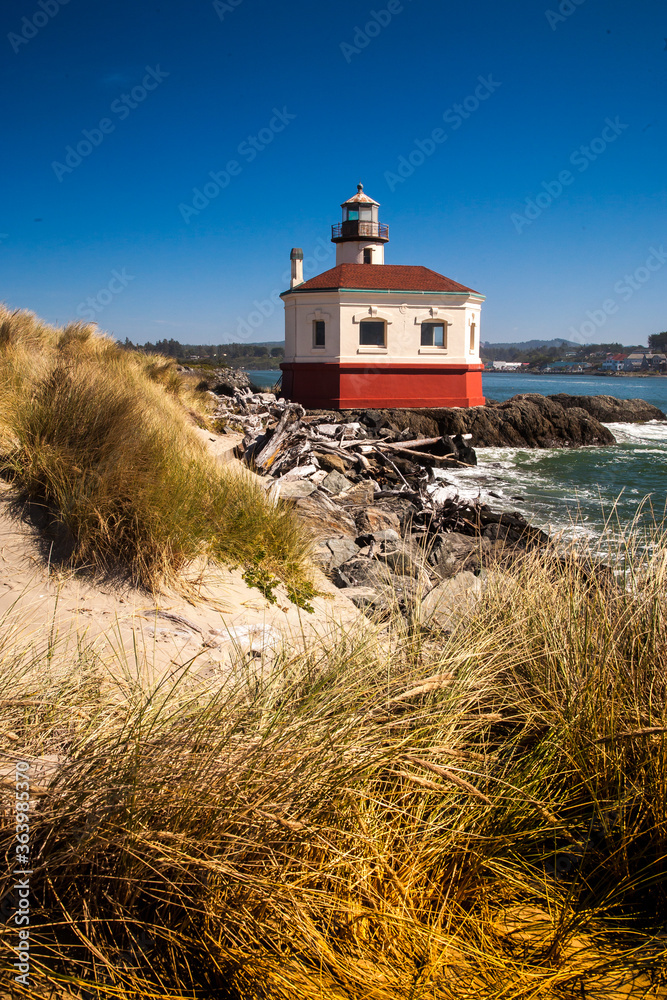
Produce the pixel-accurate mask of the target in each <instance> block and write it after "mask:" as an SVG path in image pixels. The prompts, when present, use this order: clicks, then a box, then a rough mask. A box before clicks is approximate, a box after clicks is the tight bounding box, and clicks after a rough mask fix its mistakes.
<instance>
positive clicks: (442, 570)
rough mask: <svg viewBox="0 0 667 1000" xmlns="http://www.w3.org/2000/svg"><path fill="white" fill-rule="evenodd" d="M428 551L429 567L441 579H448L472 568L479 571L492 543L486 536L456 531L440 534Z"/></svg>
mask: <svg viewBox="0 0 667 1000" xmlns="http://www.w3.org/2000/svg"><path fill="white" fill-rule="evenodd" d="M430 544H431V551H430V552H427V559H428V563H429V568H430V569H431V570H432V571H433V572H434V573H435V574H436V575H437V576H438V577H439V578H440V579H441V580H448V579H451V577H453V576H456V575H457V574H458V573H462V572H463V571H464V570H470V571H471V572H473V573H479V571H480V569H481V568H482V565H483V562H484V556H488V555H489V553H490V552H491V543H490V541H489V540H488V539H487V538H485V537H481V538H480V537H479V536H477V537H475V536H474V535H462V534H459V533H458V532H456V531H452V532H449V533H447V534H439V535H437V536H436V537H435V539H433V540H432V542H431V543H430Z"/></svg>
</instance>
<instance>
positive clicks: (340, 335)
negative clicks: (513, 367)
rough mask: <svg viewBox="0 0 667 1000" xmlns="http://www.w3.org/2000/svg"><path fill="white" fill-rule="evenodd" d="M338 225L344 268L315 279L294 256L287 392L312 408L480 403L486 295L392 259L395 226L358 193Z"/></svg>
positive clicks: (335, 235)
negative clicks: (391, 233)
mask: <svg viewBox="0 0 667 1000" xmlns="http://www.w3.org/2000/svg"><path fill="white" fill-rule="evenodd" d="M341 208H342V219H341V221H340V222H338V223H335V224H334V225H333V226H332V227H331V240H332V242H333V243H335V244H336V266H335V267H332V268H331V269H330V270H328V271H324V272H323V273H322V274H318V275H317V276H316V277H314V278H309V279H308V280H307V281H304V279H303V251H302V250H301V249H300V248H294V249H293V250H292V252H291V254H290V263H291V280H290V288H289V289H287V290H286V291H285V292H283V293H282V295H281V298H282V299H283V301H284V303H285V360H284V362H283V363H282V365H281V368H282V370H283V395H284V396H286V397H287V398H288V399H291V400H293V401H294V402H298V403H302V404H303V405H304V406H306V407H308V408H310V409H348V408H350V409H356V408H359V407H413V408H414V407H433V406H478V405H480V404H482V403H484V397H483V395H482V368H483V366H482V364H481V362H480V357H479V344H480V340H479V334H480V316H481V308H482V303H483V302H484V296H483V295H481V294H480V293H479V292H476V291H475V290H474V289H472V288H468V287H467V286H466V285H462V284H459V282H457V281H453V280H452V279H451V278H446V277H445V276H444V275H442V274H438V272H437V271H432V270H431V269H430V268H428V267H423V266H419V265H416V266H415V265H403V264H385V259H384V255H385V246H386V244H387V243H388V242H389V227H388V226H386V225H384V224H383V223H382V222H380V218H379V209H380V205H379V202H377V201H374V200H373V199H372V198H369V196H368V195H367V194H365V193H364V189H363V185H362V184H359V185H358V186H357V193H356V194H355V195H354V196H353V197H352V198H350V199H349V200H348V201H345V202H343V204H342V205H341Z"/></svg>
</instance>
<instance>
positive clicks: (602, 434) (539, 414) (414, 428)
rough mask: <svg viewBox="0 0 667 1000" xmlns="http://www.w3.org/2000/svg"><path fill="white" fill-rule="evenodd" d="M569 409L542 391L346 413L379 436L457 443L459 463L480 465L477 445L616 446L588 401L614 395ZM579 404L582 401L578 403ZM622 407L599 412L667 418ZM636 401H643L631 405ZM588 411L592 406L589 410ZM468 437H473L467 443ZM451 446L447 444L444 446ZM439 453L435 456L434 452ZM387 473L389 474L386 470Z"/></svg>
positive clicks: (572, 401) (571, 400)
mask: <svg viewBox="0 0 667 1000" xmlns="http://www.w3.org/2000/svg"><path fill="white" fill-rule="evenodd" d="M564 398H565V400H566V401H567V405H564V404H563V402H561V400H560V397H553V396H541V395H539V394H538V393H526V394H523V395H520V396H514V397H513V398H512V399H508V400H507V401H506V402H502V403H496V402H492V401H490V400H489V401H488V402H487V405H486V406H473V407H470V408H468V409H466V408H462V407H450V408H425V409H421V410H399V409H396V410H366V411H364V410H346V411H344V412H345V419H346V420H357V421H360V422H362V423H365V424H366V425H367V426H369V427H372V428H373V429H374V431H375V432H376V433H378V434H379V433H380V432H381V431H382V430H384V429H392V428H393V429H394V430H395V431H396V430H397V431H399V432H402V431H404V430H409V431H410V433H411V435H412V436H413V437H415V438H418V437H437V436H438V435H442V436H443V437H446V438H449V439H450V440H451V442H452V446H453V448H454V452H452V453H451V454H452V455H453V456H454V454H455V456H456V458H457V459H458V461H463V462H466V464H475V462H476V460H475V459H474V457H473V456H474V448H476V447H504V446H508V447H518V448H570V447H579V446H581V445H609V444H615V439H614V436H613V434H612V433H611V431H609V429H608V428H606V427H604V426H603V425H602V423H601V421H600V417H598V416H597V415H596V413H595V412H593V411H594V410H595V408H596V406H598V404H593V403H589V402H587V400H595V399H597V400H599V399H601V398H611V397H599V396H598V397H595V396H593V397H586V396H583V397H578V396H571V397H567V396H566V397H564ZM577 401H581V405H578V403H577ZM613 402H615V403H618V404H620V406H621V408H622V409H620V410H619V409H617V408H616V407H615V406H613V405H612V404H610V405H612V409H609V408H608V407H603V408H599V410H598V411H599V413H600V414H601V416H604V417H605V419H609V420H622V419H626V420H629V419H633V418H632V417H631V416H627V415H626V416H624V417H622V416H620V415H619V414H620V413H624V414H630V413H632V412H634V413H635V414H637V416H636V417H635V418H634V419H650V420H653V419H665V417H664V415H662V414H661V411H659V410H657V409H656V408H653V407H649V404H643V407H648V408H647V409H644V408H643V407H639V406H638V407H637V408H634V407H628V406H627V405H626V404H627V403H628V401H627V400H626V401H622V400H616V401H613ZM630 402H631V403H633V404H634V403H636V402H641V401H630ZM587 407H590V412H589V409H587ZM464 434H469V435H471V437H470V438H469V439H468V440H467V441H466V440H464V439H463V435H464ZM445 447H446V444H445ZM434 453H436V452H434ZM392 461H393V462H394V464H395V465H396V466H397V467H398V468H399V469H400V471H401V472H403V474H404V475H407V476H409V475H412V474H413V473H412V472H411V471H410V470H409V469H408V468H407V467H405V471H404V467H402V466H401V465H400V464H399V462H398V461H397V460H396V459H395V458H394V457H392ZM385 472H386V473H387V474H388V475H389V470H388V468H387V467H386V460H385Z"/></svg>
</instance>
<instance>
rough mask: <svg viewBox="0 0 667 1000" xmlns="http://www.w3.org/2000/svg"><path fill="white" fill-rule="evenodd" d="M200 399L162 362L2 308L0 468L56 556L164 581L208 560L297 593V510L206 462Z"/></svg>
mask: <svg viewBox="0 0 667 1000" xmlns="http://www.w3.org/2000/svg"><path fill="white" fill-rule="evenodd" d="M206 408H207V397H206V395H205V394H204V393H198V392H197V391H196V388H195V382H194V381H193V380H192V379H188V378H184V377H183V376H181V375H180V374H179V372H178V371H177V370H176V367H175V365H174V363H173V362H171V361H169V360H168V359H166V358H155V357H146V356H144V355H142V354H140V353H135V352H128V351H125V350H123V349H121V348H120V347H119V346H118V345H117V344H116V343H115V342H114V341H113V340H111V339H110V338H108V337H106V336H104V335H101V334H99V333H97V332H96V330H95V328H94V327H92V326H87V325H84V324H80V323H79V324H72V325H70V326H67V327H65V328H64V329H55V328H52V327H49V326H47V325H45V324H43V323H41V322H40V321H39V320H38V319H36V318H35V317H34V316H33V315H32V314H30V313H26V312H15V313H10V312H8V311H7V310H4V309H2V308H0V472H1V473H2V474H3V475H4V476H5V477H6V478H9V479H10V480H11V482H12V483H13V485H14V488H15V493H14V495H15V500H16V505H17V507H18V508H20V509H21V510H23V511H26V512H28V513H29V514H30V516H31V517H32V518H33V520H35V521H36V523H37V524H38V525H39V526H40V528H41V529H42V532H43V536H44V538H45V541H46V548H47V549H49V548H50V549H51V552H50V555H51V558H54V559H58V560H60V561H65V562H67V563H69V564H70V565H71V566H74V567H87V568H89V569H90V570H92V571H93V572H95V573H98V574H99V573H101V574H109V573H124V574H128V575H129V577H130V579H131V580H132V581H133V582H134V583H136V584H138V585H140V586H143V587H146V588H148V589H150V590H157V589H159V588H161V587H163V586H164V585H171V586H179V585H182V579H181V576H180V574H181V573H182V571H183V570H184V569H185V568H186V567H187V565H188V564H190V563H191V562H192V561H193V560H194V559H198V558H200V557H204V558H211V559H215V560H219V561H221V562H224V563H227V564H230V563H231V564H239V563H241V564H243V565H246V566H248V567H250V568H251V570H252V572H253V574H254V575H255V576H256V577H257V576H259V577H260V578H268V577H269V576H270V575H271V574H275V575H276V576H279V577H281V578H282V579H283V580H284V581H285V582H286V583H288V584H289V585H291V586H292V587H293V588H294V587H296V589H297V591H298V589H299V587H300V586H301V585H303V583H304V571H303V564H304V557H305V553H306V549H307V544H306V541H305V539H304V538H303V536H302V533H301V532H300V531H299V528H298V525H297V522H296V519H295V517H294V516H293V514H291V513H290V511H289V510H288V509H287V508H285V507H283V506H282V505H278V506H276V505H273V504H271V503H270V502H268V501H267V500H266V497H265V495H264V491H263V490H262V489H261V488H260V487H259V486H258V485H257V484H256V483H255V482H253V481H252V479H251V478H250V477H245V476H242V475H233V476H232V475H229V474H227V475H226V474H225V473H224V470H222V471H221V469H220V467H219V466H217V465H216V464H215V462H214V461H213V460H212V458H210V457H209V455H208V453H207V452H206V450H205V448H204V446H203V445H202V444H201V442H200V441H199V439H198V438H197V436H196V434H195V433H194V430H193V427H194V423H195V421H196V420H198V421H199V422H200V423H205V419H206V417H205V414H206ZM258 567H259V568H260V569H258ZM262 574H263V576H262Z"/></svg>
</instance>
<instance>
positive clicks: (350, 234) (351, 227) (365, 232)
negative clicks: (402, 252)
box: [331, 219, 389, 240]
mask: <svg viewBox="0 0 667 1000" xmlns="http://www.w3.org/2000/svg"><path fill="white" fill-rule="evenodd" d="M364 237H368V238H370V239H379V240H388V239H389V226H385V225H383V223H382V222H363V221H362V220H361V219H349V220H348V221H347V222H337V223H336V224H335V225H334V226H332V227H331V239H332V240H351V239H352V240H357V239H360V238H361V239H363V238H364Z"/></svg>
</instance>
